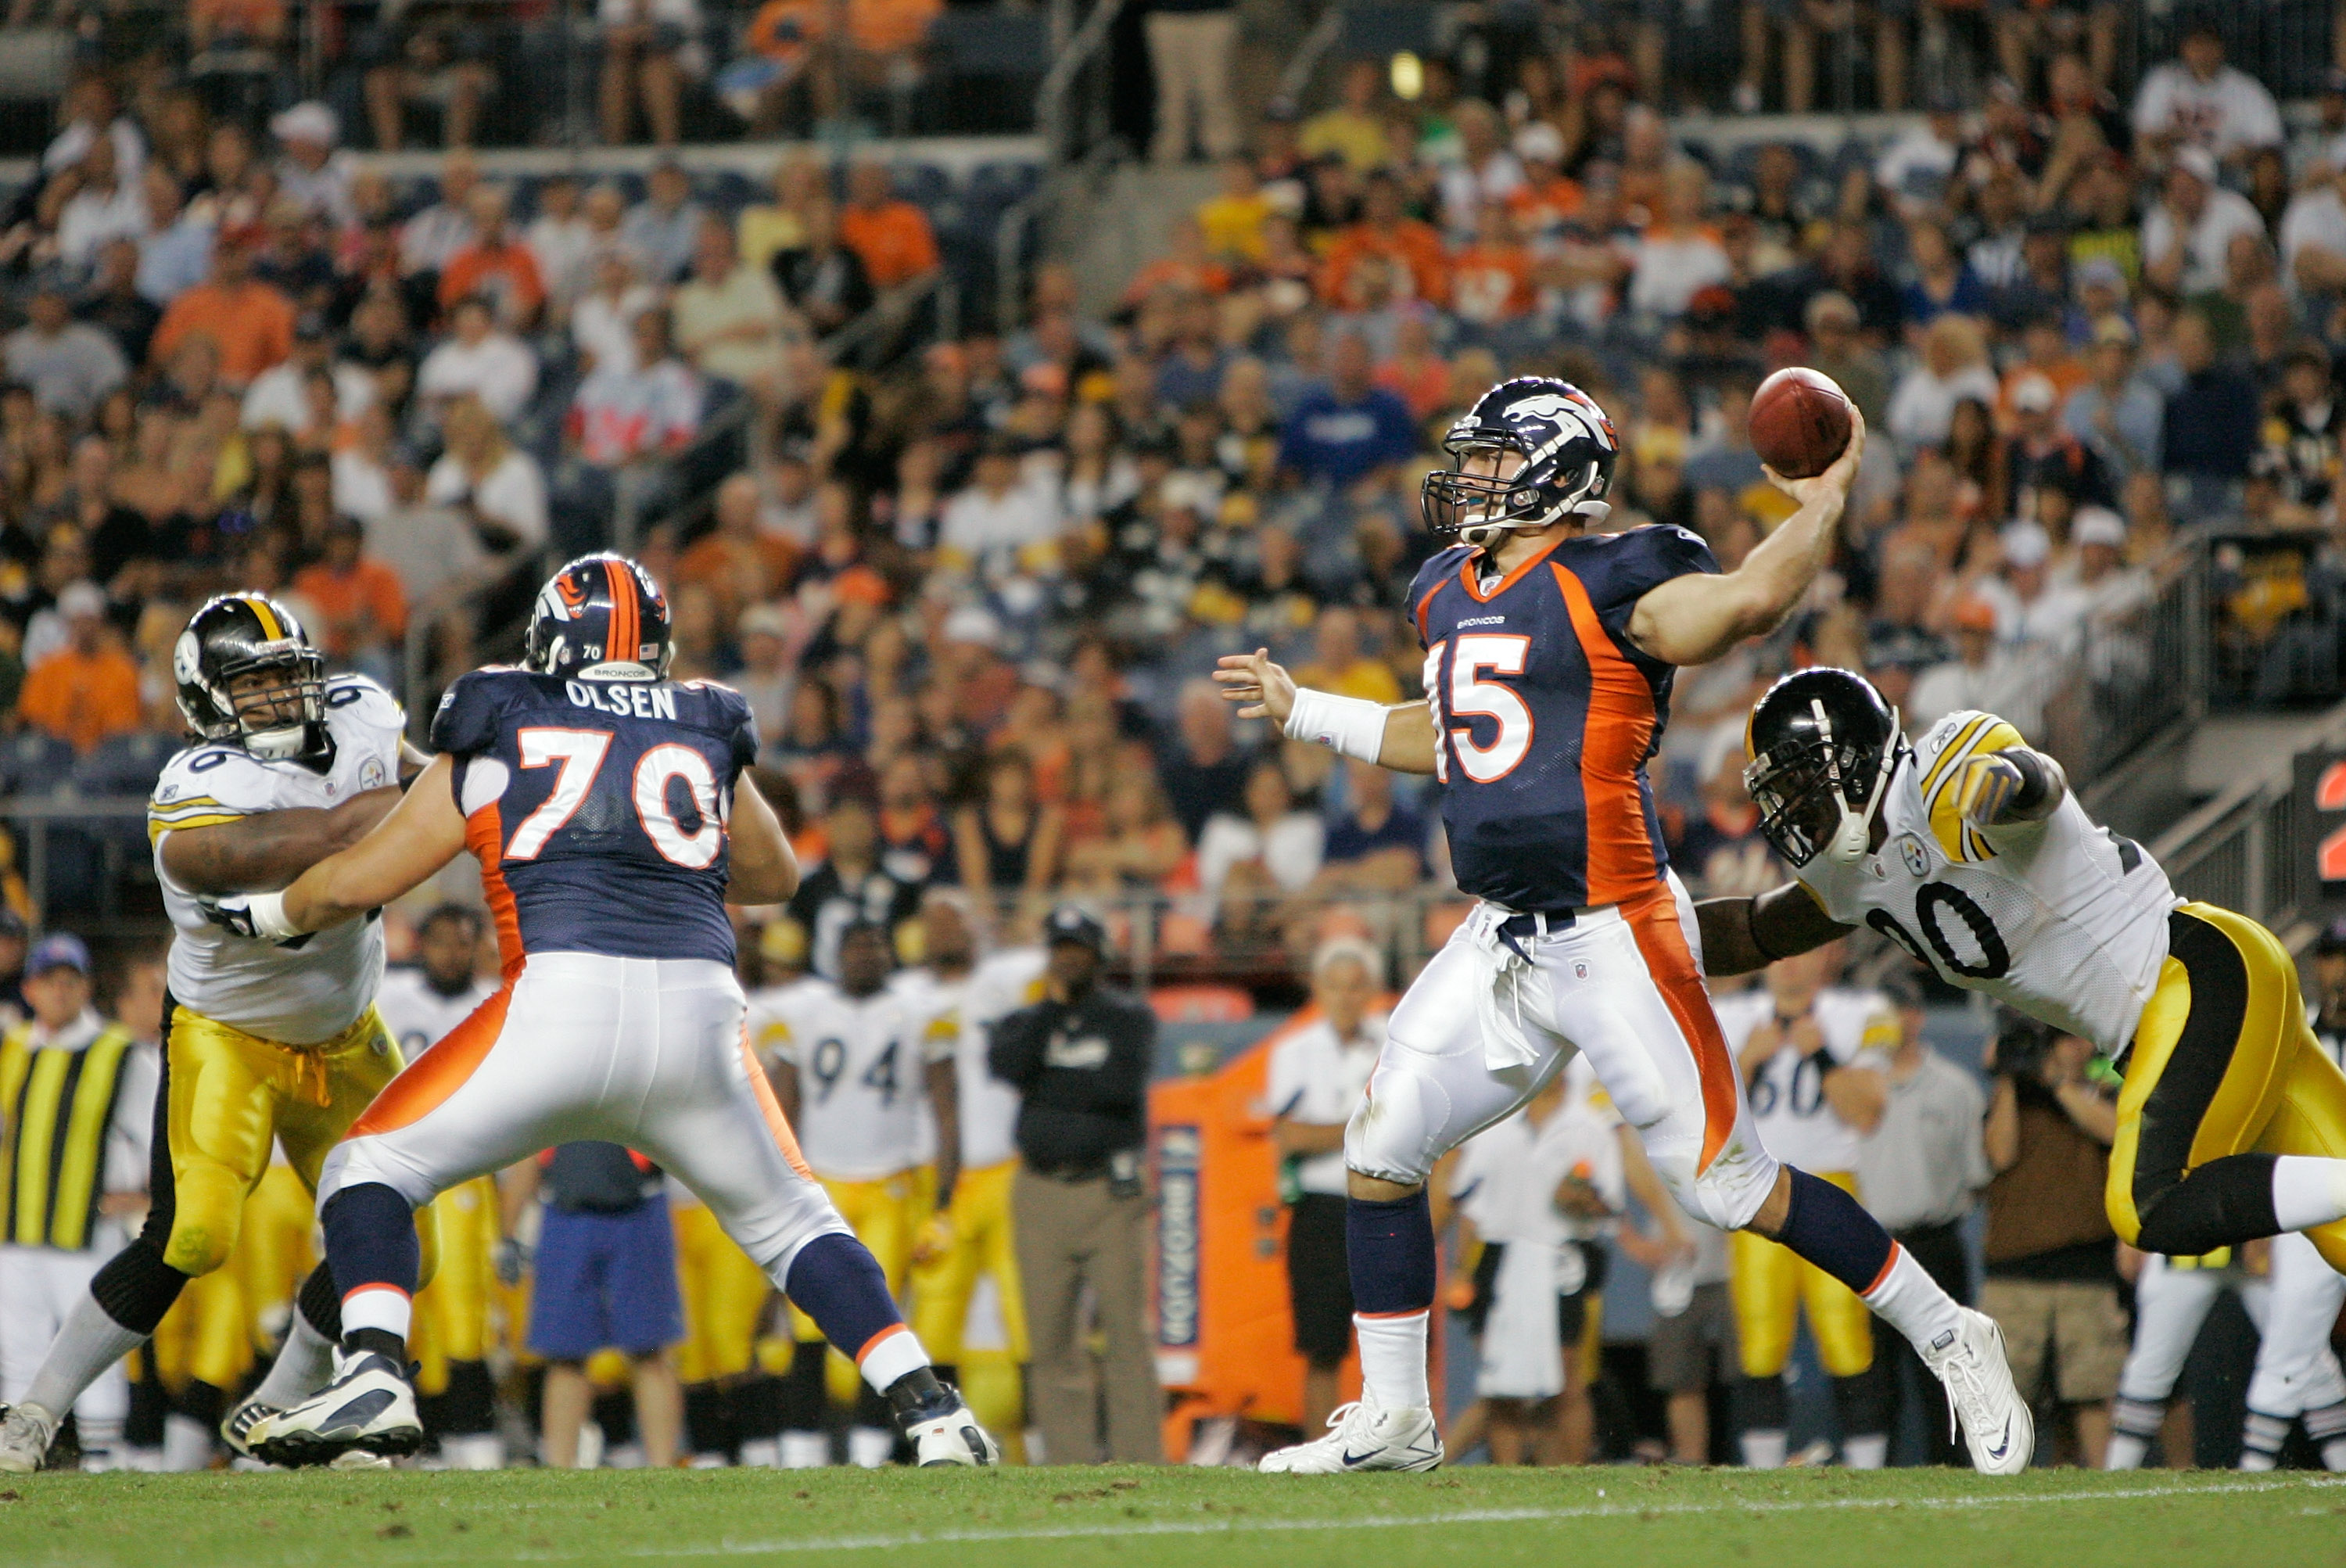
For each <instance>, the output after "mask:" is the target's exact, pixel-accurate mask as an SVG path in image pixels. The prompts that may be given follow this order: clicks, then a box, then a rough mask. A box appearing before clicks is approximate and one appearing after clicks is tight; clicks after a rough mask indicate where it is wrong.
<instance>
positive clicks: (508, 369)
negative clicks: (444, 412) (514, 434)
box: [415, 295, 537, 423]
mask: <svg viewBox="0 0 2346 1568" xmlns="http://www.w3.org/2000/svg"><path fill="white" fill-rule="evenodd" d="M449 325H450V326H451V327H452V328H453V329H454V331H453V332H452V333H451V335H450V336H449V338H448V340H447V341H445V342H443V343H442V344H441V345H440V346H439V347H438V348H436V349H433V351H431V352H430V353H429V354H426V355H425V356H424V357H423V369H422V370H420V371H418V372H416V378H415V390H416V392H417V393H418V394H419V395H420V396H422V397H423V399H424V401H425V402H426V403H427V404H432V403H438V402H445V401H446V400H448V399H450V398H454V397H461V396H464V395H465V394H467V393H470V394H472V395H474V396H476V397H478V398H479V399H480V400H481V402H482V405H483V406H484V407H485V408H486V409H487V410H488V411H489V412H490V413H492V414H494V415H495V417H496V419H497V421H498V423H509V422H511V421H512V420H513V419H514V418H515V416H516V415H518V414H519V413H520V412H521V411H522V410H523V409H525V408H526V407H528V406H529V400H530V398H531V397H532V396H533V395H534V394H535V392H536V391H537V356H536V355H535V353H533V352H531V351H530V349H529V345H528V344H526V343H525V342H523V341H521V340H520V339H519V338H516V337H515V336H514V335H513V334H512V333H510V332H501V331H497V327H496V317H495V314H494V313H493V312H492V311H491V310H490V308H489V302H488V301H487V300H484V299H482V298H480V297H479V296H478V295H473V296H468V297H466V298H464V299H462V300H457V301H456V307H455V309H454V311H450V312H449Z"/></svg>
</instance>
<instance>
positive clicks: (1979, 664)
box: [1904, 597, 2045, 735]
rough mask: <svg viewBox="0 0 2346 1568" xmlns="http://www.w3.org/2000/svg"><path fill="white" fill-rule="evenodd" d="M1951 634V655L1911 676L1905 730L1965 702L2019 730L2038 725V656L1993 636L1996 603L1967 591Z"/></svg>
mask: <svg viewBox="0 0 2346 1568" xmlns="http://www.w3.org/2000/svg"><path fill="white" fill-rule="evenodd" d="M1952 636H1953V642H1954V645H1955V654H1956V657H1953V658H1952V659H1949V660H1948V661H1947V662H1946V663H1944V664H1935V665H1933V666H1932V667H1930V668H1929V669H1926V670H1924V671H1923V673H1922V674H1921V675H1919V676H1917V677H1914V688H1913V691H1912V692H1911V693H1909V694H1908V696H1907V698H1906V706H1905V709H1904V715H1905V719H1906V732H1907V733H1908V734H1909V735H1921V734H1922V733H1923V731H1925V730H1927V729H1929V728H1931V726H1933V725H1934V724H1936V723H1938V722H1939V720H1941V719H1942V718H1945V717H1946V716H1947V715H1949V714H1951V713H1959V712H1962V711H1963V710H1964V709H1966V708H1976V709H1978V710H1979V711H1980V712H1982V713H1993V714H1996V715H1998V716H1999V717H2001V718H2004V719H2005V720H2006V721H2008V722H2009V723H2010V724H2011V725H2012V727H2013V728H2015V729H2017V730H2019V731H2020V733H2021V734H2023V735H2035V734H2036V733H2037V732H2038V731H2039V730H2040V729H2041V728H2043V727H2044V725H2043V721H2044V718H2045V697H2044V690H2045V682H2044V678H2043V676H2042V674H2041V671H2040V666H2039V656H2038V655H2037V654H2035V652H2034V651H2033V650H2027V649H2020V648H2015V647H2010V646H2008V645H2006V644H2004V643H2001V642H1999V641H1998V640H1997V638H1996V614H1995V606H1993V605H1991V604H1989V603H1987V602H1986V601H1985V600H1984V599H1981V598H1977V597H1966V598H1965V599H1964V601H1963V602H1962V603H1960V604H1958V605H1957V606H1955V613H1954V625H1953V628H1952Z"/></svg>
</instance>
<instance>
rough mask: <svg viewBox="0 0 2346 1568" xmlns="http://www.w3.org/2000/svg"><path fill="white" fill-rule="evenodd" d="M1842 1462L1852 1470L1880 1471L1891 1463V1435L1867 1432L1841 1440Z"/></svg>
mask: <svg viewBox="0 0 2346 1568" xmlns="http://www.w3.org/2000/svg"><path fill="white" fill-rule="evenodd" d="M1889 1462H1890V1434H1889V1433H1887V1432H1865V1433H1863V1434H1862V1435H1860V1436H1857V1437H1853V1438H1843V1439H1841V1463H1842V1464H1844V1465H1847V1466H1848V1467H1849V1468H1850V1469H1851V1470H1880V1469H1882V1467H1883V1466H1884V1465H1886V1464H1888V1463H1889Z"/></svg>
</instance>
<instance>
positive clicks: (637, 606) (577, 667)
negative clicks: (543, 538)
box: [522, 552, 676, 680]
mask: <svg viewBox="0 0 2346 1568" xmlns="http://www.w3.org/2000/svg"><path fill="white" fill-rule="evenodd" d="M675 651H676V650H675V647H674V645H673V644H672V643H671V642H670V640H669V636H668V600H667V598H666V597H665V596H663V595H662V594H661V593H660V591H659V589H658V587H657V586H655V585H654V584H653V582H652V579H651V575H650V574H649V573H648V572H646V571H645V570H644V569H643V568H642V567H641V566H638V565H636V564H635V563H634V562H633V561H630V560H628V559H627V557H626V556H625V555H612V554H610V553H608V552H605V553H603V554H601V555H581V556H579V557H578V559H576V560H575V561H573V562H571V563H570V564H569V565H566V566H565V567H563V568H562V570H560V571H559V572H556V573H555V574H554V575H553V576H551V577H549V578H547V579H546V586H544V587H542V588H540V589H539V590H538V591H537V604H536V606H535V607H534V608H533V609H532V610H531V611H530V616H529V646H528V650H527V652H526V653H525V654H524V656H523V658H522V663H523V666H524V667H525V668H528V669H531V670H534V671H535V672H536V673H537V674H539V675H552V676H560V677H563V678H565V679H568V678H570V677H574V676H581V677H587V678H589V679H596V680H663V679H665V678H667V676H668V660H669V659H670V658H671V657H673V656H674V654H675Z"/></svg>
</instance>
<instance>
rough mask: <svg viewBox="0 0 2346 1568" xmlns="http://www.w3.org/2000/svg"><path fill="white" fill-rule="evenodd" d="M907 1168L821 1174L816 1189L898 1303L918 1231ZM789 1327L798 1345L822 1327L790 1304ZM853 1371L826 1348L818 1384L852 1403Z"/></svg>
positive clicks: (916, 1195) (916, 1191)
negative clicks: (863, 1175) (836, 1176)
mask: <svg viewBox="0 0 2346 1568" xmlns="http://www.w3.org/2000/svg"><path fill="white" fill-rule="evenodd" d="M915 1177H916V1173H915V1172H913V1171H898V1172H897V1173H896V1174H895V1175H894V1176H882V1177H881V1178H879V1179H878V1180H877V1181H831V1180H829V1179H825V1180H824V1181H823V1184H822V1188H823V1190H824V1191H825V1192H827V1193H829V1194H830V1195H831V1203H832V1204H833V1205H834V1206H835V1207H837V1208H838V1210H839V1215H840V1217H841V1219H844V1220H845V1221H847V1227H848V1228H849V1229H850V1230H852V1231H853V1232H855V1238H856V1239H857V1240H858V1241H861V1242H862V1243H863V1245H864V1246H865V1247H869V1248H870V1249H871V1251H872V1257H875V1258H878V1259H879V1260H880V1272H881V1273H882V1275H884V1276H885V1277H886V1278H887V1280H888V1294H889V1295H891V1296H892V1297H894V1298H896V1299H897V1300H898V1301H899V1302H902V1301H903V1299H904V1276H905V1273H906V1271H907V1270H908V1269H909V1268H911V1267H912V1262H913V1240H914V1238H915V1237H918V1236H919V1234H920V1212H921V1195H920V1183H919V1181H918V1180H916V1179H915ZM790 1329H791V1333H792V1335H793V1336H794V1337H795V1338H796V1339H798V1341H799V1342H800V1343H801V1344H806V1343H809V1342H811V1341H820V1340H821V1339H822V1330H821V1329H818V1328H816V1327H815V1326H814V1319H811V1318H810V1317H808V1316H807V1315H806V1314H805V1313H803V1312H801V1311H800V1310H799V1309H798V1308H796V1307H792V1308H790ZM856 1380H857V1374H856V1370H855V1363H854V1362H852V1361H851V1360H849V1359H847V1358H846V1357H845V1356H842V1355H841V1354H840V1353H839V1352H838V1351H837V1350H836V1349H834V1350H832V1351H831V1355H830V1357H829V1358H828V1359H826V1360H825V1362H824V1366H823V1386H824V1387H825V1388H826V1389H827V1390H829V1391H830V1394H831V1402H832V1403H834V1404H841V1405H852V1404H853V1403H854V1402H855V1389H856Z"/></svg>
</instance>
